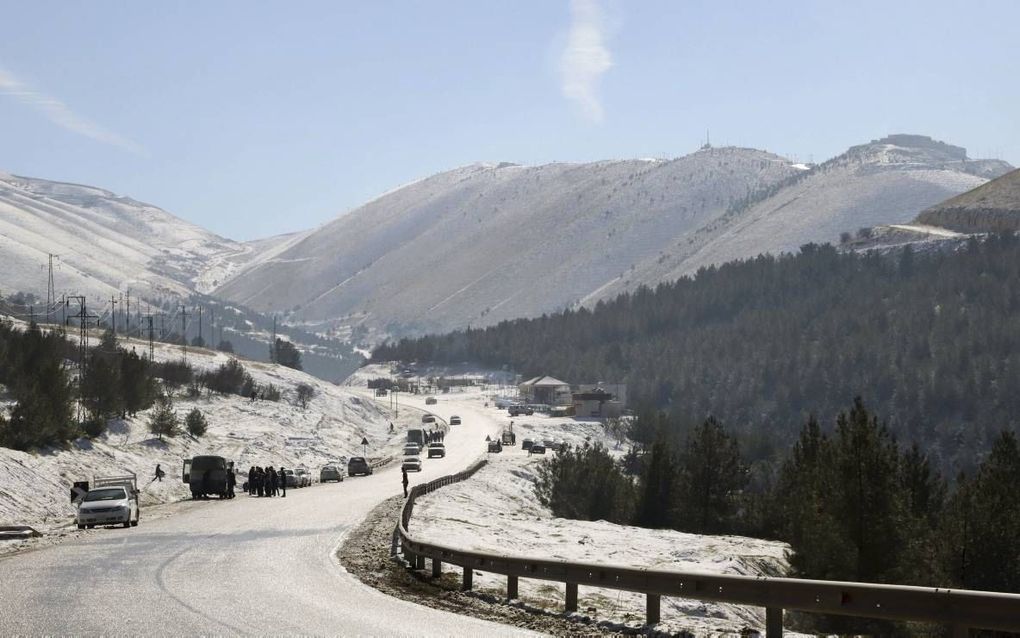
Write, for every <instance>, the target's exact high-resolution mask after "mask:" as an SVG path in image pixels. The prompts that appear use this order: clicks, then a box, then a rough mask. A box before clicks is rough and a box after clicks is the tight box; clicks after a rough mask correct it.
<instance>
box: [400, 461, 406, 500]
mask: <svg viewBox="0 0 1020 638" xmlns="http://www.w3.org/2000/svg"><path fill="white" fill-rule="evenodd" d="M400 473H401V474H402V475H403V478H402V479H401V481H402V482H403V483H404V498H407V468H406V467H402V468H400Z"/></svg>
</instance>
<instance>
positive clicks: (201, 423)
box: [184, 408, 209, 437]
mask: <svg viewBox="0 0 1020 638" xmlns="http://www.w3.org/2000/svg"><path fill="white" fill-rule="evenodd" d="M184 424H185V427H187V429H188V434H190V435H191V436H194V437H200V436H202V435H204V434H205V433H206V430H208V429H209V422H208V421H206V419H205V415H204V414H202V411H201V410H199V409H198V408H191V411H190V412H188V416H186V417H184Z"/></svg>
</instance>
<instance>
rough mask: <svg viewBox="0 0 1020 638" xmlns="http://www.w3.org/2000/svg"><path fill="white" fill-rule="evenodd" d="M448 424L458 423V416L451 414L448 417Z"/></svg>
mask: <svg viewBox="0 0 1020 638" xmlns="http://www.w3.org/2000/svg"><path fill="white" fill-rule="evenodd" d="M450 425H460V417H459V416H457V415H453V416H451V417H450Z"/></svg>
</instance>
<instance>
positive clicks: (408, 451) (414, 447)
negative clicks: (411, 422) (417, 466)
mask: <svg viewBox="0 0 1020 638" xmlns="http://www.w3.org/2000/svg"><path fill="white" fill-rule="evenodd" d="M419 454H421V446H420V445H418V444H417V443H415V442H414V441H409V442H407V443H405V444H404V456H418V455H419Z"/></svg>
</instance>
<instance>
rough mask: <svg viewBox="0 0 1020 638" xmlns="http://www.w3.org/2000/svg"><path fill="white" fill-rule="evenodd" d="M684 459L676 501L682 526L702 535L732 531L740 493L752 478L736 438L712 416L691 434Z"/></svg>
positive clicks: (678, 519)
mask: <svg viewBox="0 0 1020 638" xmlns="http://www.w3.org/2000/svg"><path fill="white" fill-rule="evenodd" d="M681 459H682V462H681V466H680V480H679V489H678V490H677V500H676V503H675V507H676V509H677V512H678V513H677V516H676V520H677V522H678V523H679V524H680V527H679V528H680V529H683V530H687V531H692V532H698V533H702V534H712V533H719V532H727V531H731V529H732V527H733V525H734V523H735V521H734V518H735V515H736V510H737V505H738V500H737V496H738V494H739V493H740V492H741V490H743V488H744V487H745V486H746V485H747V480H748V474H747V466H746V465H745V464H744V462H743V460H742V459H741V458H740V450H739V449H738V447H737V441H736V439H734V438H733V437H732V436H730V435H728V434H727V433H726V431H725V430H723V427H722V424H720V423H719V421H717V420H716V419H715V418H713V417H709V418H708V419H706V420H705V421H704V422H703V423H702V424H701V425H700V426H698V427H697V428H695V429H694V431H693V432H692V433H691V435H690V437H689V438H688V440H687V444H686V446H685V448H684V452H683V455H682V457H681Z"/></svg>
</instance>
